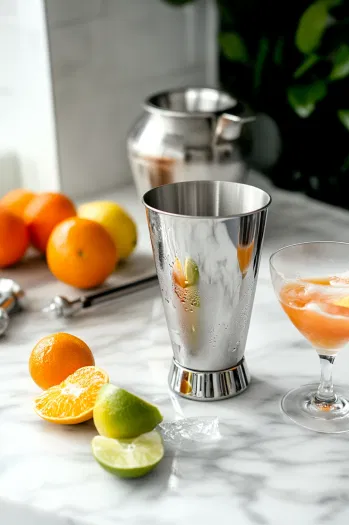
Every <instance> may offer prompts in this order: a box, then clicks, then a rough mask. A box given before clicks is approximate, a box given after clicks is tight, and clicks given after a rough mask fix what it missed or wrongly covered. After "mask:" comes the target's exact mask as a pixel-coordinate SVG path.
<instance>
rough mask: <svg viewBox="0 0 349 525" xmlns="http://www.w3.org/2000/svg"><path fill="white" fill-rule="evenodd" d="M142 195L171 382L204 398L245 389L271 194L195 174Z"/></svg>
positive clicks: (183, 391) (179, 390)
mask: <svg viewBox="0 0 349 525" xmlns="http://www.w3.org/2000/svg"><path fill="white" fill-rule="evenodd" d="M143 202H144V204H145V206H146V213H147V219H148V225H149V232H150V238H151V242H152V247H153V253H154V260H155V265H156V270H157V274H158V278H159V283H160V288H161V294H162V299H163V304H164V309H165V315H166V320H167V325H168V330H169V334H170V339H171V343H172V348H173V355H174V359H173V364H172V367H171V371H170V376H169V383H170V386H171V388H172V389H173V390H174V391H175V392H177V393H178V394H181V395H183V396H186V397H190V398H193V399H201V400H207V399H221V398H224V397H230V396H233V395H236V394H238V393H240V392H242V391H243V390H244V389H245V388H246V387H247V385H248V383H249V380H250V378H249V373H248V369H247V365H246V362H245V359H244V353H245V344H246V338H247V333H248V328H249V323H250V317H251V312H252V305H253V299H254V294H255V288H256V283H257V275H258V267H259V262H260V256H261V250H262V243H263V236H264V230H265V223H266V218H267V210H268V207H269V204H270V202H271V198H270V196H269V195H268V194H267V193H266V192H264V191H263V190H261V189H258V188H255V187H253V186H248V185H245V184H239V183H234V182H217V181H192V182H180V183H175V184H168V185H164V186H160V187H158V188H154V189H151V190H150V191H148V192H147V193H146V194H145V195H144V198H143Z"/></svg>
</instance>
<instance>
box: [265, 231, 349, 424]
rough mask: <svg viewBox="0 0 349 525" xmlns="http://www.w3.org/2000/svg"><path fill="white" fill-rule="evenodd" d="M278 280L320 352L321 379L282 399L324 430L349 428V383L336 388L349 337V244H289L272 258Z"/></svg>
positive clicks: (281, 294)
mask: <svg viewBox="0 0 349 525" xmlns="http://www.w3.org/2000/svg"><path fill="white" fill-rule="evenodd" d="M270 272H271V278H272V282H273V286H274V289H275V292H276V295H277V297H278V299H279V301H280V304H281V306H282V308H283V309H284V311H285V312H286V314H287V315H288V317H289V319H290V320H291V322H292V323H293V324H294V326H295V327H296V328H297V329H298V330H299V331H300V332H301V334H302V335H303V336H304V337H305V338H306V339H307V340H308V341H309V342H310V343H311V344H312V346H313V348H314V349H315V350H316V352H317V353H318V355H319V358H320V366H321V378H320V384H319V385H317V384H310V385H304V386H301V387H299V388H295V389H294V390H291V391H290V392H288V393H287V394H286V395H285V396H284V397H283V399H282V401H281V407H282V410H283V412H284V413H285V414H286V415H287V416H288V417H289V418H290V419H291V420H292V421H293V422H294V423H297V424H298V425H300V426H302V427H305V428H308V429H310V430H315V431H317V432H325V433H339V432H348V431H349V389H348V390H347V389H344V388H340V387H338V388H336V389H335V390H334V388H333V382H332V366H333V363H334V360H335V358H336V355H337V354H338V352H339V351H340V350H341V349H342V348H344V347H345V346H348V343H349V244H348V243H344V242H326V241H323V242H309V243H301V244H294V245H292V246H286V247H284V248H281V249H280V250H278V251H277V252H275V253H274V254H273V255H272V256H271V258H270Z"/></svg>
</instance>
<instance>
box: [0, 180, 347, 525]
mask: <svg viewBox="0 0 349 525" xmlns="http://www.w3.org/2000/svg"><path fill="white" fill-rule="evenodd" d="M250 182H251V183H253V182H256V179H254V178H252V179H251V180H250ZM257 184H260V185H264V183H262V182H261V181H260V180H257ZM272 194H273V199H274V200H273V204H272V206H271V209H270V214H269V219H268V224H267V233H266V239H265V245H264V252H263V260H262V263H261V269H260V277H259V283H258V288H257V294H256V299H255V305H254V311H253V316H252V321H251V327H250V332H249V338H248V343H247V350H246V357H247V360H248V363H249V368H250V371H251V374H252V376H253V381H252V383H251V385H250V387H249V389H248V390H247V391H246V392H245V393H243V394H242V395H241V396H239V397H237V398H233V399H231V400H227V401H222V402H216V403H195V402H192V401H187V400H182V399H181V400H179V399H177V398H171V396H170V395H169V392H168V389H167V371H168V367H169V363H170V359H171V349H170V343H169V337H168V334H167V329H166V325H165V320H164V316H163V311H162V305H161V301H160V297H159V293H158V290H157V289H156V288H153V289H150V290H147V291H145V292H142V293H140V294H136V295H132V296H129V297H127V298H125V299H122V300H120V301H117V302H114V303H110V304H109V305H104V306H100V307H98V309H96V310H94V311H92V310H90V311H88V310H87V311H85V312H84V313H83V314H81V315H78V316H77V317H75V318H74V319H71V320H69V321H63V320H53V319H51V320H50V319H49V320H47V319H46V318H45V317H43V316H42V315H41V314H40V312H39V309H40V307H41V306H42V305H43V304H44V303H45V302H47V299H48V298H50V297H51V296H53V295H55V294H60V293H67V295H69V296H70V297H72V296H75V295H76V293H74V291H72V290H71V289H68V288H67V287H65V286H63V285H62V284H60V283H58V282H55V281H54V279H53V278H52V277H50V275H49V273H48V271H47V270H46V269H45V268H44V266H43V264H42V263H41V262H39V261H37V260H35V259H33V260H31V261H28V262H27V264H26V265H25V264H23V265H21V266H20V267H19V268H16V269H13V270H11V271H7V272H1V275H3V276H4V275H6V276H10V277H13V278H16V279H17V280H18V281H19V282H20V283H21V284H22V285H23V286H24V287H25V288H26V289H27V290H28V299H29V310H28V311H27V312H25V313H22V314H19V315H18V316H17V317H16V318H14V319H13V322H12V325H11V328H10V331H9V332H8V334H7V335H6V337H5V338H4V339H2V340H1V341H0V524H1V525H34V524H35V525H79V524H81V525H84V524H86V525H126V524H127V525H157V524H160V525H178V523H181V524H182V523H190V524H193V523H195V524H196V523H197V524H200V525H212V523H223V522H224V523H235V524H238V525H294V524H297V525H315V524H316V525H318V524H319V525H320V524H331V525H347V523H348V519H349V505H348V503H349V436H348V435H346V434H342V435H323V434H316V433H312V432H309V431H307V430H303V429H302V428H300V427H297V426H295V425H293V424H291V423H289V422H288V421H286V420H284V419H283V417H282V415H281V412H280V408H279V402H280V398H281V396H282V394H283V393H284V392H285V391H286V390H288V389H290V388H292V387H295V386H298V385H299V384H301V383H307V382H313V381H316V380H317V379H318V375H319V365H318V362H317V356H316V355H315V352H314V351H312V350H311V349H310V348H309V346H308V344H307V343H306V342H305V340H303V339H302V337H301V336H300V335H299V334H298V332H297V331H296V330H295V328H293V327H292V325H291V323H290V322H289V321H288V319H286V317H285V315H284V314H283V312H282V311H281V308H280V307H279V305H278V303H277V301H276V299H275V297H274V294H273V290H272V287H271V283H270V279H269V272H268V256H269V255H270V254H271V252H272V251H274V250H275V249H276V248H278V247H280V246H282V245H285V244H290V243H293V242H298V241H309V240H343V241H349V214H348V213H347V212H345V211H341V210H337V209H334V208H331V207H328V206H325V205H322V204H319V203H316V202H313V201H310V200H309V199H307V198H305V197H303V196H299V195H294V194H292V195H291V194H288V193H285V192H282V191H279V190H272ZM130 195H131V193H130V191H129V190H126V191H124V192H121V193H119V194H118V198H119V200H124V201H125V202H128V203H129V205H131V204H130V201H129V199H130ZM132 206H133V207H134V208H133V213H134V214H135V215H137V217H142V213H143V212H142V210H141V206H139V205H136V204H134V205H132ZM140 229H141V234H142V236H143V234H144V240H143V241H142V242H141V247H140V250H139V252H138V254H137V253H136V254H135V256H134V260H133V262H132V264H133V265H134V266H133V269H135V268H136V269H137V268H138V270H142V271H144V272H145V273H149V272H151V271H152V266H151V262H149V261H151V259H150V253H149V245H148V240H147V235H146V227H145V225H144V224H143V225H142V226H141V228H140ZM124 272H125V275H126V277H129V275H128V272H129V270H126V269H125V270H124ZM131 273H132V272H131ZM62 330H64V331H68V332H71V333H73V334H75V335H77V336H79V337H81V338H83V339H84V340H85V341H86V342H87V343H88V344H89V345H90V347H91V348H92V350H93V352H94V355H95V358H96V363H97V364H98V365H100V366H101V367H104V368H105V369H106V370H107V371H108V372H109V374H110V376H111V380H112V381H113V382H115V383H116V384H119V385H120V386H123V387H125V388H127V389H130V390H132V391H134V392H136V393H138V394H139V395H142V396H144V397H146V398H148V399H149V400H150V401H152V402H154V403H156V404H158V405H159V406H160V408H161V410H162V411H163V413H164V415H165V419H167V420H169V421H170V420H174V419H176V418H178V417H181V416H183V415H184V416H200V415H201V416H202V415H205V416H217V417H218V418H219V428H220V432H221V434H222V436H223V438H222V439H221V440H220V441H217V442H214V443H212V445H210V446H209V447H201V446H197V447H195V450H192V451H190V452H188V451H185V450H173V449H168V450H167V452H166V457H165V459H164V461H163V462H162V463H161V464H160V466H159V467H158V469H157V470H155V471H154V472H153V473H152V474H150V475H149V476H148V477H145V478H142V479H139V480H133V481H132V480H130V481H122V480H119V479H117V478H114V477H112V476H111V475H109V474H108V473H106V472H104V471H103V470H102V469H101V468H100V467H99V466H98V464H97V463H95V461H94V459H93V458H92V455H91V452H90V442H91V439H92V437H93V436H94V435H95V434H96V431H95V429H94V427H93V424H92V423H88V424H83V425H80V426H76V427H59V426H55V425H50V424H48V423H45V422H44V421H42V420H40V419H39V418H37V416H36V415H35V414H34V412H33V410H32V407H31V402H32V398H33V397H34V396H35V395H36V394H37V393H38V389H37V387H36V386H35V384H34V383H33V382H32V380H31V378H30V376H29V373H28V357H29V353H30V351H31V349H32V347H33V345H34V344H35V342H36V341H37V340H38V339H39V338H40V337H42V336H43V335H46V334H48V333H52V332H56V331H62ZM337 361H338V362H337V363H336V365H335V372H334V379H335V382H336V383H337V384H341V383H342V384H348V383H349V353H346V352H345V351H343V352H342V353H341V354H339V356H338V359H337Z"/></svg>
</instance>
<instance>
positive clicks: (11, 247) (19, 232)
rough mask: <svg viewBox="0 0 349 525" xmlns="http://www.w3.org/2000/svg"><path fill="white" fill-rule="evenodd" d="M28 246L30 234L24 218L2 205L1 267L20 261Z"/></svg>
mask: <svg viewBox="0 0 349 525" xmlns="http://www.w3.org/2000/svg"><path fill="white" fill-rule="evenodd" d="M28 246H29V234H28V229H27V227H26V225H25V223H24V221H23V219H21V218H20V217H18V216H17V215H15V214H14V213H11V212H10V211H8V210H7V209H6V208H3V207H2V206H0V268H6V267H7V266H12V264H15V263H16V262H18V261H19V260H20V259H21V258H22V257H23V255H24V254H25V252H26V250H27V248H28Z"/></svg>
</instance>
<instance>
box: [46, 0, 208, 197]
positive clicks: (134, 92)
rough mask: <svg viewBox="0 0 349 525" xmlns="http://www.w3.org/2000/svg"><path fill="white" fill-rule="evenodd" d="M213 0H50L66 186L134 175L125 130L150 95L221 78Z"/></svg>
mask: <svg viewBox="0 0 349 525" xmlns="http://www.w3.org/2000/svg"><path fill="white" fill-rule="evenodd" d="M207 4H210V2H207V1H206V0H203V1H201V2H200V3H199V4H197V5H196V6H195V7H194V6H188V7H186V8H184V9H178V8H173V7H169V6H168V5H166V4H165V3H164V2H162V1H161V0H47V13H48V23H49V39H50V48H51V57H52V72H53V85H54V96H55V103H56V115H57V129H58V144H59V157H60V166H61V175H62V185H63V189H64V190H65V191H67V192H70V193H73V194H78V195H80V194H83V193H87V192H93V191H96V190H107V189H108V188H111V187H114V186H115V184H116V183H122V182H126V181H129V180H130V171H129V166H128V161H127V158H126V135H127V132H128V130H129V129H130V127H131V126H132V124H133V122H134V121H135V119H136V117H137V116H138V115H139V113H140V112H141V104H142V101H143V99H144V98H145V97H146V96H147V95H149V94H150V93H152V92H154V91H156V90H161V89H166V88H169V87H173V86H178V85H183V84H205V83H207V82H209V83H213V82H214V81H215V70H214V67H213V66H214V64H215V63H216V57H215V53H214V52H213V50H212V47H211V49H210V48H209V44H208V42H210V43H212V42H215V39H214V29H213V31H212V28H213V26H212V24H208V22H207V20H208V15H210V12H211V11H210V10H207ZM210 32H211V37H210V35H209V33H210ZM211 45H212V44H211ZM208 57H210V58H209V59H208Z"/></svg>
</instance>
